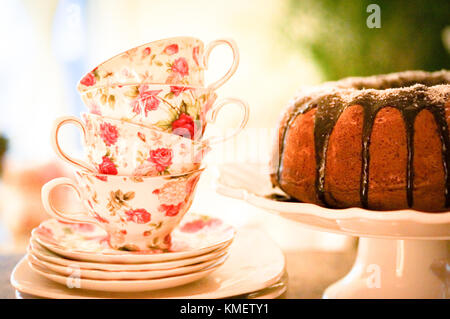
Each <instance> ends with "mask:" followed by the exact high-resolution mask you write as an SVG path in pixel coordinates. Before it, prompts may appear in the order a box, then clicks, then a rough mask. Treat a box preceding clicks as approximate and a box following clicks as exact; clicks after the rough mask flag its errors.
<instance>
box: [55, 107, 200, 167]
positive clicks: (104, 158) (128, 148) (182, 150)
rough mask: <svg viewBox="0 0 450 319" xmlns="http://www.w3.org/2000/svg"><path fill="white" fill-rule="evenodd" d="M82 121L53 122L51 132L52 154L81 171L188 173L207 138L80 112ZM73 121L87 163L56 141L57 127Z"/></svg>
mask: <svg viewBox="0 0 450 319" xmlns="http://www.w3.org/2000/svg"><path fill="white" fill-rule="evenodd" d="M83 118H84V122H83V121H82V120H80V119H78V118H76V117H73V116H65V117H61V118H59V119H57V120H56V121H55V126H54V131H53V134H52V141H53V146H54V149H55V152H56V154H58V155H59V156H60V157H61V158H62V159H63V160H64V161H66V162H68V163H70V164H74V165H76V166H78V168H82V169H84V170H88V171H92V172H99V173H101V174H109V175H131V176H155V175H171V174H180V173H183V172H189V171H192V170H195V169H198V168H199V167H200V164H201V162H202V159H203V157H204V155H206V153H207V151H208V149H209V145H208V140H205V141H202V142H196V141H192V140H191V139H188V138H184V137H182V136H179V135H175V134H170V133H165V132H162V131H159V130H154V129H151V128H148V127H145V126H142V125H137V124H133V123H129V122H126V121H121V120H116V119H110V118H107V117H103V116H98V115H94V114H88V113H86V114H83ZM69 123H70V124H74V125H76V126H77V127H78V128H80V130H81V132H82V134H83V142H84V152H85V155H86V157H87V159H88V162H84V161H83V160H80V159H75V158H73V157H72V156H70V155H68V154H66V153H65V152H64V151H63V150H62V148H61V146H60V142H59V138H58V136H59V135H58V133H59V129H60V128H61V127H62V126H63V125H65V124H69Z"/></svg>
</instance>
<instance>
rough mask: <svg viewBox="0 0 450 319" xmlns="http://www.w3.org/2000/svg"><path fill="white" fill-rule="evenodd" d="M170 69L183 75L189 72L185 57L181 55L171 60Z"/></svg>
mask: <svg viewBox="0 0 450 319" xmlns="http://www.w3.org/2000/svg"><path fill="white" fill-rule="evenodd" d="M171 70H172V72H174V73H176V74H179V75H180V76H182V77H183V76H186V75H188V74H189V65H188V63H187V61H186V59H185V58H183V57H181V58H178V59H176V60H175V61H173V64H172V67H171Z"/></svg>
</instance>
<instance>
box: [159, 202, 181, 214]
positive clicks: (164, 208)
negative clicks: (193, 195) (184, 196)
mask: <svg viewBox="0 0 450 319" xmlns="http://www.w3.org/2000/svg"><path fill="white" fill-rule="evenodd" d="M182 204H183V202H181V203H178V205H166V204H161V205H160V206H159V207H158V210H159V211H160V212H162V213H165V214H166V216H177V215H178V213H179V212H180V209H181V205H182Z"/></svg>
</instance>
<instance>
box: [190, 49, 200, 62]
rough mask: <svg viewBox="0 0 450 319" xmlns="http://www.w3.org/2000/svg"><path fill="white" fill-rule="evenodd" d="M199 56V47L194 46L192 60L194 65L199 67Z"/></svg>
mask: <svg viewBox="0 0 450 319" xmlns="http://www.w3.org/2000/svg"><path fill="white" fill-rule="evenodd" d="M199 54H200V47H199V46H196V47H195V48H193V49H192V58H193V59H194V61H195V64H197V66H200V64H199V63H198V56H199Z"/></svg>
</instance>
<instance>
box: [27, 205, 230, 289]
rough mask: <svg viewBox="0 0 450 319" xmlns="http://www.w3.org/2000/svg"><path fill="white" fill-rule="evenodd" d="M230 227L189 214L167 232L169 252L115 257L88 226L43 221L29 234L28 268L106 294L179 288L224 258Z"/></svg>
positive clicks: (97, 231)
mask: <svg viewBox="0 0 450 319" xmlns="http://www.w3.org/2000/svg"><path fill="white" fill-rule="evenodd" d="M234 235H235V231H234V229H233V227H231V226H229V225H227V224H225V223H223V222H222V221H221V220H219V219H217V218H211V217H207V216H201V215H195V214H189V215H187V216H186V218H185V219H184V220H183V222H182V223H181V224H180V225H179V226H178V227H177V228H176V229H175V230H174V231H173V232H172V246H171V251H170V252H165V253H164V252H161V251H158V250H156V249H155V250H153V251H145V252H141V251H139V252H128V251H117V250H115V249H112V248H111V247H110V246H109V244H108V234H107V233H106V232H105V231H104V230H103V229H102V228H100V227H98V226H96V225H93V224H73V223H72V224H66V223H61V222H58V221H57V220H55V219H50V220H47V221H44V222H43V223H42V224H41V225H40V226H39V227H37V228H36V229H34V230H33V232H32V236H31V239H30V245H29V247H28V262H29V265H30V267H31V268H32V269H33V270H34V271H36V272H37V273H39V274H40V275H42V276H44V277H46V278H48V279H50V280H52V281H55V282H58V283H60V284H63V285H66V286H67V287H69V288H72V287H73V288H82V289H89V290H96V291H109V292H139V291H150V290H156V289H164V288H170V287H174V286H180V285H184V284H187V283H190V282H192V281H195V280H198V279H200V278H203V277H205V276H207V275H209V274H210V273H212V272H213V271H214V270H216V269H217V268H218V267H219V266H221V265H222V264H223V263H224V262H225V261H226V259H227V258H228V253H229V247H230V244H231V242H232V241H233V238H234Z"/></svg>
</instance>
